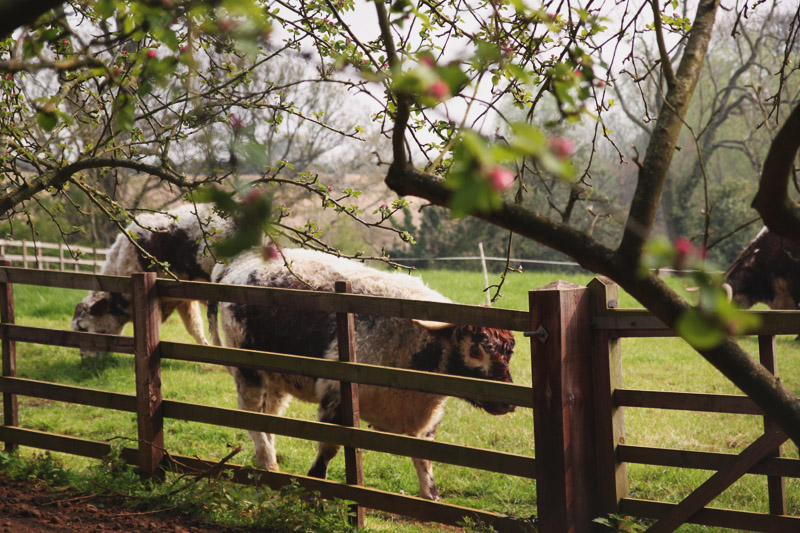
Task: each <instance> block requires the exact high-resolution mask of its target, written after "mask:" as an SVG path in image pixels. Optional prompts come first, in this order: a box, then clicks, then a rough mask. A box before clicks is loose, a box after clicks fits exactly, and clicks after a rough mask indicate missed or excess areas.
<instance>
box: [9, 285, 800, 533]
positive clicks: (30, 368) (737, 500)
mask: <svg viewBox="0 0 800 533" xmlns="http://www.w3.org/2000/svg"><path fill="white" fill-rule="evenodd" d="M422 276H423V278H424V279H425V281H426V282H427V283H428V284H429V285H430V286H431V287H433V288H435V289H437V290H439V291H440V292H442V293H443V294H445V295H447V296H449V297H450V298H452V299H453V300H454V301H457V302H462V303H471V304H483V303H484V302H485V295H484V292H483V290H482V289H483V276H482V274H481V273H479V272H475V273H470V272H453V271H442V270H436V271H425V272H423V273H422ZM557 279H563V280H565V281H570V282H573V283H577V284H581V285H585V284H586V283H588V282H589V281H590V280H591V279H592V276H591V275H588V274H564V273H553V272H536V273H533V272H526V273H523V274H510V275H509V277H508V280H507V281H506V283H505V285H504V288H503V294H504V296H503V298H501V300H500V301H499V302H498V303H497V305H498V306H500V307H506V308H514V309H522V310H525V309H527V306H528V303H527V302H528V291H529V290H531V289H535V288H537V287H541V286H543V285H545V284H547V283H549V282H552V281H554V280H557ZM496 280H497V277H496V276H494V277H493V278H492V282H496ZM668 282H669V283H670V284H671V285H672V286H673V287H676V288H680V286H681V283H682V280H680V279H678V278H673V279H669V280H668ZM84 294H85V293H84V292H82V291H72V290H66V289H64V290H60V289H48V288H40V287H30V286H15V296H16V302H17V308H16V314H17V322H18V323H20V324H26V325H35V326H41V327H51V328H63V329H66V328H68V327H69V319H70V317H71V315H72V308H73V306H74V304H75V303H76V302H77V301H78V300H80V299H81V298H82V297H83V295H84ZM620 305H621V306H622V307H638V304H637V303H636V302H635V301H634V300H633V299H632V298H630V297H629V296H628V295H626V294H621V295H620ZM131 329H132V328H131V327H130V326H128V328H126V331H125V332H124V334H127V335H130V334H131ZM161 338H162V339H168V340H173V341H179V342H191V338H190V337H189V336H188V334H187V333H186V332H185V330H184V329H183V326H182V324H181V323H180V321H179V319H178V318H177V316H173V317H171V318H170V319H169V320H168V321H167V323H166V324H165V325H164V327H163V329H162V334H161ZM743 344H744V346H745V347H746V349H747V350H748V351H750V352H751V353H755V352H756V349H757V347H756V341H755V339H744V340H743ZM777 351H778V355H779V369H780V375H781V377H782V379H783V381H784V383H786V385H787V386H788V387H789V388H790V389H791V390H798V389H800V362H798V361H800V358H798V356H799V355H800V343H796V342H795V341H794V340H793V339H792V338H790V337H781V338H779V340H778V347H777ZM18 353H19V357H18V371H19V375H20V376H22V377H26V378H31V379H38V380H44V381H54V382H58V383H65V384H70V385H76V386H81V387H87V388H96V389H103V390H109V391H115V392H125V393H133V391H134V385H133V379H132V377H133V361H132V357H131V356H126V355H108V356H106V357H103V358H101V359H99V360H95V361H83V362H81V361H80V356H79V354H78V351H77V350H73V349H66V348H57V347H47V346H36V345H26V344H20V345H19V347H18ZM622 353H623V365H624V382H625V386H626V387H628V388H637V389H651V390H671V391H691V392H716V393H737V392H738V391H737V390H736V389H735V387H733V385H731V384H730V383H729V382H727V381H726V380H725V379H724V378H723V377H722V376H721V375H720V374H719V373H718V372H717V371H716V370H714V369H713V368H712V367H711V366H710V365H709V364H708V363H706V362H705V361H704V360H703V359H702V357H700V356H699V355H697V354H696V353H695V352H694V351H692V350H691V349H690V348H688V347H687V346H686V345H685V344H684V343H682V342H681V341H679V340H677V339H625V340H623V343H622ZM512 373H513V376H514V380H515V382H517V383H522V384H526V385H529V384H530V383H531V368H530V342H529V341H528V340H527V339H525V338H524V337H522V336H521V335H518V337H517V350H516V352H515V356H514V358H513V360H512ZM162 378H163V394H164V397H165V398H168V399H174V400H181V401H188V402H195V403H200V404H208V405H216V406H222V407H231V408H232V407H235V406H236V394H235V390H234V386H233V380H232V379H231V377H230V376H229V375H228V373H227V372H225V371H224V369H222V368H220V367H217V366H214V365H204V364H194V363H184V362H177V361H164V363H163V369H162ZM19 402H20V420H21V424H22V425H23V427H27V428H32V429H38V430H44V431H52V432H56V433H62V434H67V435H74V436H79V437H83V438H90V439H97V440H107V439H111V438H114V437H120V438H122V440H124V439H134V438H135V437H136V422H135V418H134V415H132V414H129V413H118V412H114V411H107V410H101V409H96V408H90V407H83V406H76V405H69V404H60V403H55V402H50V401H45V400H39V399H35V398H25V397H21V398H20V399H19ZM315 413H316V408H315V406H314V405H311V404H305V403H302V402H299V401H295V402H292V404H291V407H290V409H289V411H288V413H287V416H290V417H296V418H301V419H305V420H312V419H314V418H315ZM761 424H762V421H761V419H760V418H759V417H754V416H741V415H718V414H703V413H688V412H678V411H656V410H649V409H631V408H628V409H626V412H625V425H626V442H627V443H628V444H633V445H643V446H660V447H674V448H681V449H690V450H702V451H718V452H728V453H737V452H739V451H741V450H742V449H743V448H744V447H745V446H747V445H748V444H749V443H750V442H752V441H753V440H754V439H755V438H756V437H757V436H758V434H759V432H760V431H761V428H762V425H761ZM437 440H438V441H442V442H453V443H458V444H464V445H467V446H475V447H482V448H491V449H496V450H500V451H506V452H511V453H517V454H527V455H535V453H534V449H533V418H532V413H531V411H530V410H529V409H518V410H517V412H515V413H513V414H510V415H506V416H502V417H493V416H491V415H488V414H486V413H484V412H482V411H478V410H476V409H475V408H473V407H471V406H470V405H468V404H467V403H466V402H463V401H459V400H456V399H451V400H450V401H449V402H448V403H447V407H446V414H445V417H444V421H443V423H442V426H441V427H440V429H439V432H438V435H437ZM165 443H166V448H167V449H168V450H169V451H171V452H173V453H178V454H184V455H197V456H200V457H202V458H207V459H219V458H221V457H223V456H225V455H227V454H228V452H229V451H230V446H236V445H241V446H242V450H243V451H242V452H241V453H240V454H239V455H238V456H237V457H236V458H235V459H234V462H237V463H245V464H254V457H253V453H252V444H251V442H250V440H249V438H248V437H247V434H246V433H245V432H244V431H241V430H234V429H228V428H222V427H214V426H209V425H205V424H197V423H189V422H182V421H174V420H167V421H166V422H165ZM277 449H278V459H279V462H280V464H281V468H282V470H283V471H286V472H296V473H301V474H303V473H305V472H306V471H307V469H308V467H309V465H310V464H311V462H312V460H313V458H314V456H315V455H316V445H315V443H312V442H306V441H300V440H297V439H291V438H287V437H281V436H278V437H277ZM784 451H785V453H786V454H787V455H789V456H792V457H797V450H796V449H795V448H794V447H793V446H789V445H785V446H784ZM25 453H26V454H31V453H33V452H32V451H31V450H26V451H25ZM58 457H59V459H60V460H63V461H65V462H66V463H67V464H69V465H70V466H74V467H75V468H78V469H81V468H83V469H89V468H91V465H93V464H95V463H96V461H92V460H84V459H80V458H75V457H71V456H61V455H59V456H58ZM364 470H365V480H366V484H367V485H368V486H371V487H376V488H380V489H383V490H390V491H394V492H400V493H407V494H416V493H417V490H418V485H417V479H416V475H415V473H414V469H413V467H412V465H411V461H410V460H409V459H407V458H402V457H393V456H390V455H386V454H380V453H375V452H369V451H365V453H364ZM434 472H435V476H436V480H437V485H438V486H439V488H440V491H441V493H442V497H443V499H444V500H445V501H446V502H448V503H453V504H458V505H465V506H470V507H478V508H483V509H489V510H493V511H497V512H501V513H508V514H513V515H515V516H521V517H525V516H530V515H532V514H536V505H535V500H536V487H535V483H534V482H533V481H531V480H525V479H522V478H509V477H506V476H501V475H495V474H489V473H484V472H481V471H474V470H470V469H465V468H461V467H456V466H451V465H447V464H436V465H435V467H434ZM629 475H630V489H631V495H632V496H634V497H638V498H645V499H653V500H661V501H679V500H680V499H681V498H683V497H685V496H686V495H687V494H688V493H689V492H690V491H691V490H693V488H695V487H697V486H698V485H699V484H700V483H702V481H703V480H704V479H706V478H707V477H708V476H709V475H710V472H706V471H690V470H683V469H672V468H662V467H648V466H642V465H629ZM330 477H331V478H332V479H335V480H342V481H343V480H344V461H343V460H342V459H341V458H338V457H337V459H336V460H334V461H333V463H332V464H331V470H330ZM787 496H788V500H789V512H790V514H800V486H798V482H796V481H794V480H789V481H788V482H787ZM766 500H767V499H766V480H765V479H764V478H761V477H758V476H747V477H746V478H744V479H743V480H742V481H740V482H739V483H737V484H736V485H734V486H733V487H731V488H730V489H729V490H727V491H726V492H725V493H723V495H721V496H720V497H719V498H718V499H717V500H715V501H714V502H713V505H714V506H718V507H725V508H736V509H743V510H751V511H764V510H766V505H767V503H766ZM367 525H368V527H369V528H370V529H374V530H378V531H398V530H402V531H429V530H435V528H434V527H429V526H422V525H418V524H411V523H408V522H405V521H403V520H401V519H397V518H393V517H388V516H386V515H384V514H380V513H373V514H370V515H368V522H367ZM681 531H704V532H705V531H717V530H716V529H713V528H706V527H699V526H684V527H683V528H682V529H681Z"/></svg>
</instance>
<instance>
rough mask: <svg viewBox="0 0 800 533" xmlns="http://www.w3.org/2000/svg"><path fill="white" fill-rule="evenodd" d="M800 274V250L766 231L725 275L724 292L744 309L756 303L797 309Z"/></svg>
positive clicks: (764, 230)
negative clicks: (799, 278)
mask: <svg viewBox="0 0 800 533" xmlns="http://www.w3.org/2000/svg"><path fill="white" fill-rule="evenodd" d="M799 273H800V246H798V245H797V244H795V243H794V242H793V241H791V240H789V239H784V238H782V237H780V236H779V235H777V234H775V233H773V232H771V231H769V230H767V229H766V228H764V229H763V230H761V232H760V233H759V234H758V235H757V236H756V238H755V239H753V241H752V242H751V243H750V244H749V245H748V246H747V248H745V249H744V250H742V252H741V253H740V254H739V256H738V257H737V258H736V260H735V261H734V262H733V264H732V265H731V267H730V268H729V269H728V271H727V272H726V273H725V280H724V283H723V288H724V289H725V291H726V292H727V293H728V296H729V298H731V299H733V301H735V302H736V303H737V304H739V305H740V306H741V307H742V308H744V309H748V308H750V307H752V306H753V305H755V304H757V303H765V304H767V305H768V306H769V307H770V308H772V309H796V308H797V305H798V303H800V283H798V281H799V280H798V274H799Z"/></svg>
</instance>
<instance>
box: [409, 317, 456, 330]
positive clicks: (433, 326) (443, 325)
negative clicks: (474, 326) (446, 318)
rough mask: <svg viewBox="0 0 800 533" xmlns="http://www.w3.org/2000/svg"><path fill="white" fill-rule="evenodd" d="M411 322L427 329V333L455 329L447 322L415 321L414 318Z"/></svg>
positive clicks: (453, 325)
mask: <svg viewBox="0 0 800 533" xmlns="http://www.w3.org/2000/svg"><path fill="white" fill-rule="evenodd" d="M412 322H416V323H417V324H419V325H420V326H422V327H423V328H425V329H427V330H428V331H439V330H443V329H447V328H454V327H456V325H455V324H451V323H449V322H436V321H434V320H417V319H416V318H415V319H413V320H412Z"/></svg>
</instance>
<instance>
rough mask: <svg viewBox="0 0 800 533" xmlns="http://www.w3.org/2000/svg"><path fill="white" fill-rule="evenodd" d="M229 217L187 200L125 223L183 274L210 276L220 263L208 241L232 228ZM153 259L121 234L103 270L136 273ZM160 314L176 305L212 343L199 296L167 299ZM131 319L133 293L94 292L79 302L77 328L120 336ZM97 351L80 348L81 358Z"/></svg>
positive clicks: (197, 334)
mask: <svg viewBox="0 0 800 533" xmlns="http://www.w3.org/2000/svg"><path fill="white" fill-rule="evenodd" d="M230 227H231V226H230V224H229V222H228V221H226V220H223V219H222V218H220V217H218V216H217V215H216V214H215V213H214V211H213V209H212V207H211V206H210V205H209V204H198V205H197V209H196V210H195V208H194V205H191V204H187V205H182V206H180V207H177V208H175V209H172V210H170V211H167V212H166V213H146V214H142V215H139V216H137V217H136V221H135V222H132V223H131V224H129V225H128V227H127V228H126V230H125V231H126V232H127V233H128V234H130V235H133V236H134V238H135V240H136V243H137V244H138V245H139V246H141V247H142V249H144V250H145V251H146V252H147V253H149V254H151V255H152V256H153V257H155V258H156V259H158V260H159V261H161V262H166V263H169V268H170V270H171V271H172V273H173V274H175V275H176V276H177V277H178V278H179V279H184V280H194V281H209V279H210V276H211V270H212V269H213V268H214V264H215V263H216V261H215V259H214V256H213V254H211V253H210V252H209V250H208V247H207V244H209V243H211V242H213V241H214V240H215V239H219V238H220V237H221V236H224V235H227V234H228V233H229V232H230ZM152 270H154V268H153V267H152V266H151V264H150V260H149V259H148V258H147V257H145V256H143V255H142V254H141V253H140V252H139V250H137V249H136V247H135V246H134V245H133V244H131V242H130V240H128V238H127V237H126V236H125V235H123V234H120V235H119V236H118V237H117V239H116V241H114V244H113V245H112V246H111V248H110V249H109V251H108V254H107V256H106V262H105V264H104V265H103V269H102V271H101V273H102V274H107V275H116V276H130V275H131V274H132V273H134V272H146V271H152ZM159 304H160V310H161V319H162V320H166V319H167V317H169V315H170V314H171V313H172V312H173V311H175V310H177V311H178V314H179V315H180V317H181V319H182V320H183V324H184V325H185V326H186V330H187V331H188V332H189V334H191V335H192V337H194V339H195V340H196V341H197V342H199V343H201V344H208V341H207V340H206V337H205V334H204V322H203V316H202V313H201V312H200V306H199V304H198V303H197V302H196V301H187V300H174V299H166V298H162V299H161V300H160V302H159ZM130 320H131V300H130V295H128V294H120V293H110V292H105V291H91V292H90V293H89V295H88V296H86V297H85V298H84V299H83V300H82V301H80V302H78V304H77V305H76V306H75V314H74V315H73V317H72V323H71V326H72V329H74V330H75V331H88V332H91V333H108V334H112V335H118V334H119V333H120V332H122V328H123V327H124V326H125V324H127V323H128V322H129V321H130ZM97 355H98V353H97V352H93V351H88V350H81V357H82V358H89V357H95V356H97Z"/></svg>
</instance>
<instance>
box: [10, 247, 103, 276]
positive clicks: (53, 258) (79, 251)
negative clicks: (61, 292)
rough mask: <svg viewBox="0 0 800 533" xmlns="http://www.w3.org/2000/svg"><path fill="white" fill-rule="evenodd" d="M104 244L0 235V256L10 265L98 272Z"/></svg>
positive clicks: (101, 264) (100, 266) (101, 261)
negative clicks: (95, 245)
mask: <svg viewBox="0 0 800 533" xmlns="http://www.w3.org/2000/svg"><path fill="white" fill-rule="evenodd" d="M107 252H108V250H107V249H106V248H90V247H88V246H74V245H69V246H68V245H66V244H64V243H63V242H59V243H51V242H33V241H10V240H6V239H0V257H2V258H4V259H5V260H7V261H11V264H12V265H16V266H21V267H24V268H38V269H41V270H60V271H62V272H64V271H67V270H73V271H75V272H81V271H84V272H85V271H90V272H95V273H96V272H99V271H100V269H101V268H102V266H103V263H104V262H105V260H106V253H107Z"/></svg>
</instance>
